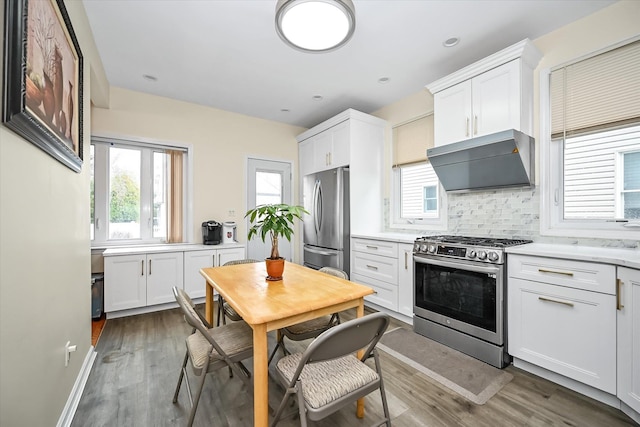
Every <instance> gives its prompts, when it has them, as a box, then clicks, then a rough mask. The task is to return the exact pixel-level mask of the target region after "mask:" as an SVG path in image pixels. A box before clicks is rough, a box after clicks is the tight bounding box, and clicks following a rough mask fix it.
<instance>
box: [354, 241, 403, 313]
mask: <svg viewBox="0 0 640 427" xmlns="http://www.w3.org/2000/svg"><path fill="white" fill-rule="evenodd" d="M351 248H352V250H351V280H352V281H354V282H358V283H361V284H363V285H367V286H370V287H371V288H373V290H375V291H376V293H375V294H373V295H369V296H366V297H365V300H366V301H369V302H371V303H374V304H376V305H379V306H381V307H384V308H387V309H389V310H393V311H398V244H397V243H395V242H388V241H382V240H368V239H360V238H353V239H351Z"/></svg>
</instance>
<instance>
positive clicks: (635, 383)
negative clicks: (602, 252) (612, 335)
mask: <svg viewBox="0 0 640 427" xmlns="http://www.w3.org/2000/svg"><path fill="white" fill-rule="evenodd" d="M617 274H618V281H617V286H618V298H619V299H618V301H617V306H618V311H617V313H618V393H617V394H618V398H619V399H620V400H621V401H622V402H623V403H624V404H626V405H628V406H629V407H630V408H631V409H633V410H634V411H636V412H637V413H639V414H640V270H634V269H631V268H625V267H618V273H617ZM623 410H625V408H623ZM625 412H627V411H625Z"/></svg>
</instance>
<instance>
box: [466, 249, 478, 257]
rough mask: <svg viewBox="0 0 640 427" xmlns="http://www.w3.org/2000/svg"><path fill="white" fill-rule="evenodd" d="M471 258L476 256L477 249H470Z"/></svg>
mask: <svg viewBox="0 0 640 427" xmlns="http://www.w3.org/2000/svg"><path fill="white" fill-rule="evenodd" d="M467 256H468V257H469V258H475V257H476V251H473V250H471V251H469V254H468V255H467Z"/></svg>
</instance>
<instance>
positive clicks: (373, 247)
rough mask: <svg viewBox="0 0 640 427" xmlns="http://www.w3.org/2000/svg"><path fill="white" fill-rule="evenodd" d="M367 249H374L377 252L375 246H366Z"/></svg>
mask: <svg viewBox="0 0 640 427" xmlns="http://www.w3.org/2000/svg"><path fill="white" fill-rule="evenodd" d="M367 249H375V250H378V247H377V246H373V245H367Z"/></svg>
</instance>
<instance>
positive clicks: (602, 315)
mask: <svg viewBox="0 0 640 427" xmlns="http://www.w3.org/2000/svg"><path fill="white" fill-rule="evenodd" d="M508 272H509V273H508V274H509V277H508V309H507V310H508V326H509V332H508V343H509V344H508V346H509V348H508V350H509V354H511V355H512V356H513V357H514V358H518V359H521V360H523V361H526V362H529V363H531V364H534V365H536V366H540V367H542V368H545V369H547V370H549V371H552V372H555V373H557V374H560V375H563V376H565V377H568V378H571V379H573V380H576V381H579V382H581V383H583V384H587V385H590V386H592V387H595V388H597V389H600V390H603V391H605V392H608V393H611V394H615V392H616V309H615V306H616V295H615V286H614V283H615V274H616V272H615V267H614V266H612V265H608V264H598V263H592V262H582V261H571V260H564V259H552V258H545V257H535V256H525V255H515V254H509V258H508Z"/></svg>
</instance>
